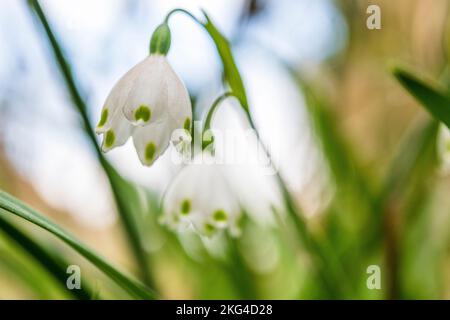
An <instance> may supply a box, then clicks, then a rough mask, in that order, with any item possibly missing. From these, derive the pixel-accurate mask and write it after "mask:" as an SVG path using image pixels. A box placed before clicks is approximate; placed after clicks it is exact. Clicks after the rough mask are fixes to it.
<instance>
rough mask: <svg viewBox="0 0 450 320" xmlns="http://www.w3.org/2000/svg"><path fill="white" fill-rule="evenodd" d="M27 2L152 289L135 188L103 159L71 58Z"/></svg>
mask: <svg viewBox="0 0 450 320" xmlns="http://www.w3.org/2000/svg"><path fill="white" fill-rule="evenodd" d="M27 2H28V5H29V8H30V10H31V11H32V13H33V14H34V15H35V16H36V17H37V18H38V21H39V22H40V24H41V27H42V28H43V30H44V31H45V35H46V37H47V40H48V42H49V44H50V48H51V49H52V52H53V55H54V57H55V59H56V62H57V66H58V67H59V70H60V72H61V74H62V76H63V79H64V82H65V85H66V87H67V91H68V92H69V94H70V97H71V99H72V102H73V105H74V107H75V108H76V109H77V111H78V113H79V115H80V118H81V125H82V128H83V129H84V132H85V133H86V135H87V137H88V138H89V141H90V142H91V145H92V147H93V148H94V149H95V152H96V155H97V157H98V159H99V161H100V163H101V165H102V167H103V169H104V171H105V173H106V175H107V177H108V179H109V183H110V186H111V190H112V192H113V195H114V199H115V201H116V204H117V208H118V212H119V215H120V218H121V220H122V222H123V226H124V229H125V232H126V234H127V236H128V240H129V243H130V246H131V248H132V250H133V253H134V256H135V258H136V261H137V263H138V265H139V267H140V274H141V276H142V278H143V280H144V282H145V283H146V284H148V285H152V279H151V274H150V272H149V270H150V268H149V263H148V260H147V259H148V255H147V254H146V252H145V249H144V248H143V245H142V242H141V236H140V235H139V231H138V230H139V229H138V227H137V225H138V222H137V221H136V219H138V217H139V215H138V214H137V213H135V212H134V211H133V210H134V208H132V203H131V200H130V199H129V198H128V195H130V194H132V193H133V188H132V187H131V184H130V183H129V182H127V181H125V179H123V178H122V177H121V176H120V175H119V174H118V173H117V171H116V170H115V169H114V168H113V167H112V166H111V165H110V164H109V163H108V161H107V160H106V159H105V157H104V156H103V154H102V152H101V150H100V148H99V146H98V144H97V140H96V138H95V133H94V131H93V129H92V126H91V123H90V121H89V118H88V115H87V107H86V104H85V102H84V100H83V98H82V96H81V94H80V90H79V88H78V86H77V82H76V81H75V77H74V75H73V73H72V71H71V69H70V64H69V63H68V61H67V58H66V57H65V55H64V53H63V50H62V48H61V46H60V44H59V42H58V40H57V39H56V36H55V34H54V32H53V30H52V28H51V26H50V24H49V22H48V19H47V17H46V16H45V13H44V11H43V10H42V8H41V6H40V5H39V2H38V1H37V0H27Z"/></svg>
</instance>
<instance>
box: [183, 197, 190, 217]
mask: <svg viewBox="0 0 450 320" xmlns="http://www.w3.org/2000/svg"><path fill="white" fill-rule="evenodd" d="M189 212H191V202H190V201H189V200H188V199H184V200H183V202H181V214H183V215H187V214H188V213H189Z"/></svg>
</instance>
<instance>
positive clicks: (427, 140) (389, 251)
mask: <svg viewBox="0 0 450 320" xmlns="http://www.w3.org/2000/svg"><path fill="white" fill-rule="evenodd" d="M392 73H393V75H394V76H395V77H396V78H397V80H398V81H399V82H400V84H401V85H402V86H403V87H404V88H405V89H406V90H407V91H408V92H410V93H411V95H412V96H414V97H415V98H416V99H417V100H418V101H419V102H420V103H421V105H422V106H423V107H425V109H427V110H428V112H430V113H431V115H432V116H433V117H434V118H436V119H437V120H440V121H442V122H443V123H445V124H446V125H447V126H448V125H449V124H450V98H449V96H448V94H447V93H446V92H445V91H444V90H440V89H437V86H434V85H430V84H428V83H426V82H425V81H423V80H421V79H420V78H419V77H417V76H416V75H413V74H412V73H410V72H408V71H406V70H405V69H402V68H399V67H396V68H394V69H393V71H392ZM438 129H439V124H438V123H437V122H436V121H433V122H429V123H427V124H426V125H425V126H424V127H422V128H419V129H418V130H416V131H415V132H413V134H412V135H411V136H410V138H409V139H408V140H407V141H406V143H405V144H404V145H403V147H402V148H400V149H399V152H398V154H397V156H396V157H395V158H394V160H393V161H392V165H391V168H390V170H388V173H387V176H386V179H385V183H384V186H383V188H382V190H381V193H380V199H379V201H378V203H379V204H380V211H381V212H382V215H381V216H380V221H379V222H378V225H379V226H378V227H376V228H374V230H379V232H381V230H383V231H384V232H383V234H384V235H385V248H386V265H387V283H388V291H387V292H388V293H387V294H388V298H392V299H395V298H399V297H401V283H400V274H399V270H400V268H401V266H400V263H401V261H399V243H398V240H399V239H400V237H401V234H400V229H399V227H398V225H396V223H395V221H397V219H398V218H399V217H398V216H399V215H400V214H401V212H400V208H401V205H402V202H405V201H406V200H405V199H404V198H405V193H406V192H407V191H408V189H409V188H408V186H409V185H411V184H413V183H412V179H414V180H415V181H417V183H414V188H415V189H416V190H422V191H423V190H426V188H425V186H424V185H423V184H424V183H425V181H426V180H427V178H429V177H430V176H432V173H433V168H434V166H435V165H436V163H437V162H436V150H435V144H436V137H437V133H438ZM418 183H419V184H420V185H417V184H418ZM412 194H413V196H410V197H409V202H413V203H415V206H417V207H419V204H418V203H417V198H418V197H415V196H414V192H413V193H412ZM416 196H418V195H417V194H416ZM423 196H424V195H423V194H422V195H420V198H422V199H423ZM404 206H405V207H406V208H408V207H410V206H409V205H408V204H404ZM405 218H407V217H405ZM370 238H371V239H378V238H379V237H378V235H377V234H375V235H373V236H372V237H370ZM370 238H369V239H370ZM375 241H376V240H375Z"/></svg>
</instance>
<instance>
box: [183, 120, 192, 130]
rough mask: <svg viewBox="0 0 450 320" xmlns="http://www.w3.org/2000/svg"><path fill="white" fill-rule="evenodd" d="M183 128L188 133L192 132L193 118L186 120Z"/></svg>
mask: <svg viewBox="0 0 450 320" xmlns="http://www.w3.org/2000/svg"><path fill="white" fill-rule="evenodd" d="M183 128H184V129H185V130H187V131H191V118H186V120H184V125H183Z"/></svg>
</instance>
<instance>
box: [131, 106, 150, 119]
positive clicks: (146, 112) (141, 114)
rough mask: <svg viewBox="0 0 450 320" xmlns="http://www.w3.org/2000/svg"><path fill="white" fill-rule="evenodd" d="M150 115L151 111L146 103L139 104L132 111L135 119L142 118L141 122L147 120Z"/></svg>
mask: <svg viewBox="0 0 450 320" xmlns="http://www.w3.org/2000/svg"><path fill="white" fill-rule="evenodd" d="M151 117H152V111H151V110H150V108H149V107H147V106H146V105H143V104H142V105H140V106H139V108H137V109H136V111H135V112H134V119H135V120H136V121H139V120H142V121H143V122H148V121H149V120H150V118H151Z"/></svg>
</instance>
